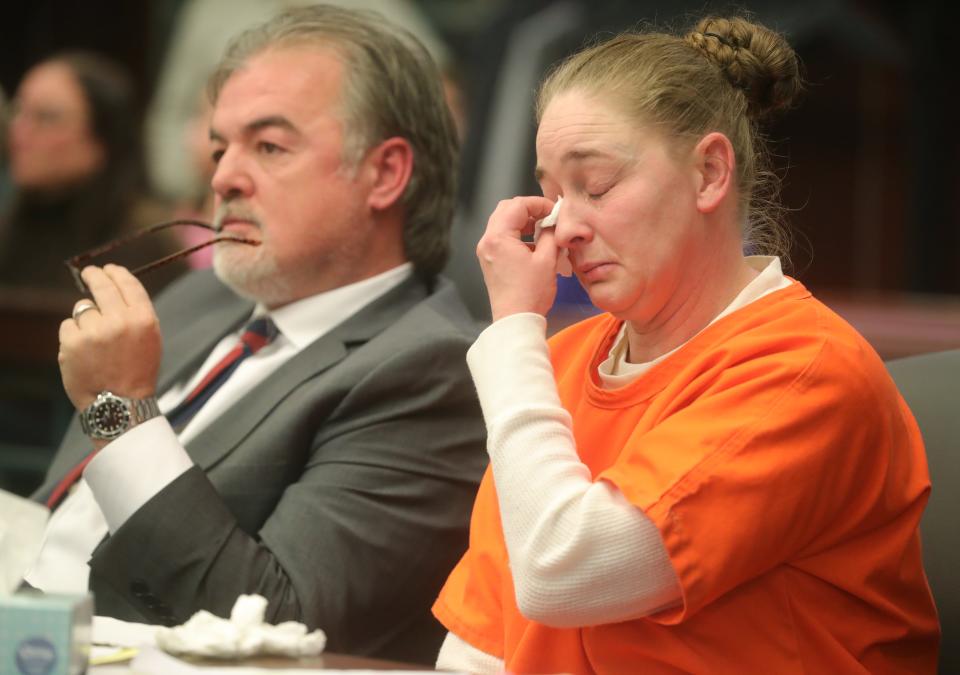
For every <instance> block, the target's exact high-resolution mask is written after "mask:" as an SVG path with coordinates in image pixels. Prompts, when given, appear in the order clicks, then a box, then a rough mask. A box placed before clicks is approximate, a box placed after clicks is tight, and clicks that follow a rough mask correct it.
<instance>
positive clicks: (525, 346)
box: [467, 313, 560, 428]
mask: <svg viewBox="0 0 960 675" xmlns="http://www.w3.org/2000/svg"><path fill="white" fill-rule="evenodd" d="M546 333H547V320H546V319H545V318H544V317H543V316H541V315H539V314H533V313H523V314H511V315H510V316H507V317H504V318H503V319H500V320H499V321H495V322H494V323H493V324H491V325H490V326H488V327H487V329H486V330H484V331H483V332H482V333H481V334H480V337H478V338H477V341H476V342H474V343H473V346H472V347H470V350H469V351H468V352H467V365H468V366H469V367H470V374H471V376H472V377H473V382H474V385H475V386H476V388H477V397H478V398H479V399H480V407H481V408H482V409H483V417H484V419H485V420H486V423H487V427H488V428H489V427H490V426H491V425H494V424H496V422H497V420H499V419H502V418H503V417H504V416H508V415H513V414H516V413H517V412H519V411H520V410H527V409H528V408H529V407H530V406H531V405H533V406H537V407H539V406H547V407H551V406H557V407H559V406H560V397H559V395H558V394H557V385H556V382H555V380H554V376H553V364H552V363H551V362H550V349H549V347H548V346H547V339H546Z"/></svg>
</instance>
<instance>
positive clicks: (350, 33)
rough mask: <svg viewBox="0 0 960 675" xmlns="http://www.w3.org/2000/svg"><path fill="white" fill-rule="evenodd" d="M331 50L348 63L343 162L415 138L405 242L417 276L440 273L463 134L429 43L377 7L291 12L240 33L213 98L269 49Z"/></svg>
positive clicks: (217, 74) (218, 74) (213, 84)
mask: <svg viewBox="0 0 960 675" xmlns="http://www.w3.org/2000/svg"><path fill="white" fill-rule="evenodd" d="M304 46H306V47H323V48H332V49H333V50H334V52H335V53H337V54H338V55H339V56H340V57H341V58H342V59H343V61H344V65H345V68H346V70H345V73H344V78H343V92H342V97H343V98H342V101H343V109H342V110H341V115H342V118H341V122H342V123H343V125H344V136H345V141H344V155H345V156H344V158H343V159H344V162H345V163H347V164H352V165H356V164H357V163H359V161H360V160H361V159H362V157H363V156H364V154H365V153H366V152H367V151H368V150H370V149H371V148H373V147H374V146H376V145H377V144H379V143H380V142H382V141H384V140H386V139H387V138H391V137H394V136H400V137H402V138H405V139H407V141H409V143H410V144H411V145H412V146H413V155H414V157H413V173H412V175H411V177H410V183H409V185H407V189H406V191H405V192H404V194H403V196H402V198H401V204H402V205H403V206H404V209H405V216H406V220H405V223H404V230H403V246H404V252H405V253H406V256H407V259H408V260H410V261H411V262H412V263H413V265H414V268H415V270H416V271H417V274H419V275H420V276H421V277H423V278H426V279H431V278H433V277H434V276H436V275H437V274H438V273H439V272H440V271H441V270H442V269H443V266H444V265H445V264H446V261H447V258H448V256H449V253H450V228H451V224H452V221H453V212H454V208H455V205H456V173H457V157H458V141H457V135H456V131H455V127H454V123H453V118H452V116H451V113H450V109H449V108H448V107H447V103H446V99H445V98H444V95H443V85H442V83H441V79H440V72H439V70H438V68H437V66H436V64H435V63H434V62H433V59H432V58H431V57H430V55H429V54H428V53H427V51H426V49H425V48H424V47H423V45H421V44H420V42H419V41H418V40H417V39H416V38H415V37H413V35H411V34H410V33H409V32H407V31H405V30H403V29H401V28H399V27H397V26H394V25H393V24H391V23H389V22H388V21H387V20H386V19H384V18H383V17H382V16H380V15H379V14H377V13H376V12H369V11H359V10H349V9H344V8H341V7H335V6H332V5H316V6H312V7H300V8H296V9H290V10H287V11H285V12H283V13H281V14H279V15H277V16H276V17H274V18H273V19H271V20H269V21H267V22H266V23H264V24H262V25H260V26H258V27H255V28H251V29H250V30H247V31H245V32H244V33H241V34H240V35H238V36H237V37H235V38H234V39H233V40H232V41H231V42H230V44H229V45H228V46H227V50H226V53H225V55H224V57H223V59H222V60H221V62H220V64H219V65H218V67H217V69H216V70H215V71H214V73H213V75H212V76H211V78H210V82H209V85H208V93H209V95H210V99H211V101H213V102H214V103H215V102H216V100H217V97H218V96H219V94H220V91H221V89H222V88H223V86H224V84H225V83H226V81H227V80H228V79H230V77H231V75H233V73H234V72H236V71H237V70H238V69H239V68H241V67H242V66H243V64H244V63H245V62H246V61H248V60H249V59H250V58H251V57H253V56H255V55H256V54H259V53H261V52H263V51H266V50H268V49H281V48H288V47H304Z"/></svg>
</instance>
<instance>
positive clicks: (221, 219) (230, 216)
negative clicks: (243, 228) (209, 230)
mask: <svg viewBox="0 0 960 675" xmlns="http://www.w3.org/2000/svg"><path fill="white" fill-rule="evenodd" d="M231 220H243V221H245V222H248V223H252V224H253V225H255V226H256V227H257V229H263V224H262V223H261V222H260V219H259V218H258V217H257V216H256V215H255V214H254V213H253V211H252V210H251V209H250V208H248V207H247V206H246V205H244V204H238V203H236V202H234V203H230V204H221V205H220V206H219V207H218V208H217V212H216V213H215V214H214V217H213V226H214V227H215V228H216V229H217V232H220V231H221V230H223V225H224V223H225V222H227V223H229V222H230V221H231Z"/></svg>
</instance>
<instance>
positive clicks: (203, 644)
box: [157, 595, 327, 659]
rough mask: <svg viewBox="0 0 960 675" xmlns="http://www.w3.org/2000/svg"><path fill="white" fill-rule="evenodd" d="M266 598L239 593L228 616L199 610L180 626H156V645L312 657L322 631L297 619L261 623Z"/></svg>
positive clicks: (197, 651)
mask: <svg viewBox="0 0 960 675" xmlns="http://www.w3.org/2000/svg"><path fill="white" fill-rule="evenodd" d="M266 609H267V600H266V598H264V597H263V596H261V595H241V596H240V597H239V598H237V602H236V603H235V604H234V606H233V610H232V611H231V612H230V618H229V619H223V618H220V617H219V616H214V615H213V614H211V613H210V612H208V611H206V610H200V611H199V612H197V613H196V614H194V615H193V616H192V617H190V619H189V620H188V621H187V622H186V623H184V624H183V625H180V626H175V627H173V628H166V627H161V628H158V629H157V645H158V646H159V647H160V648H161V649H163V650H164V651H167V652H170V653H171V654H178V655H187V654H189V655H191V656H210V657H214V658H222V659H231V658H245V657H248V656H254V655H279V656H295V657H299V656H316V655H317V654H319V653H320V652H322V651H323V648H324V647H325V646H326V644H327V636H326V635H325V634H324V632H323V631H322V630H319V629H318V630H315V631H313V632H312V633H308V632H307V627H306V626H304V625H303V624H302V623H299V622H297V621H284V622H283V623H280V624H277V625H276V626H274V625H271V624H267V623H264V622H263V617H264V614H265V612H266Z"/></svg>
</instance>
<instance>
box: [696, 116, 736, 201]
mask: <svg viewBox="0 0 960 675" xmlns="http://www.w3.org/2000/svg"><path fill="white" fill-rule="evenodd" d="M693 156H694V162H695V169H696V171H697V173H698V178H699V187H698V190H697V209H698V210H699V211H700V212H701V213H711V212H713V211H715V210H716V209H717V208H718V207H719V206H720V205H721V204H722V203H723V201H724V198H725V197H726V196H727V195H728V194H730V193H731V192H732V191H734V188H735V187H736V181H737V176H736V171H737V158H736V155H735V154H734V152H733V145H731V143H730V139H729V138H727V137H726V136H725V135H724V134H721V133H720V132H719V131H714V132H711V133H709V134H707V135H706V136H704V137H703V138H701V139H700V142H699V143H697V145H696V147H695V148H694V150H693Z"/></svg>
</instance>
